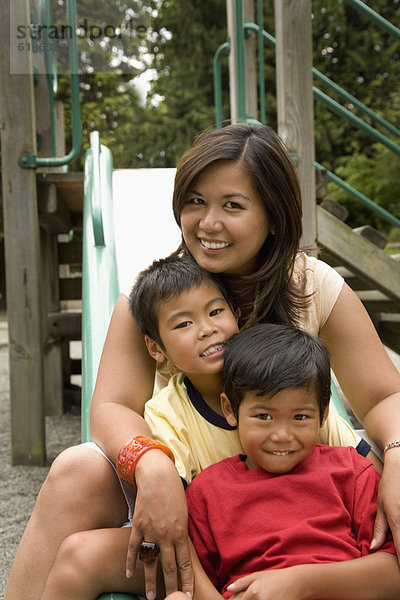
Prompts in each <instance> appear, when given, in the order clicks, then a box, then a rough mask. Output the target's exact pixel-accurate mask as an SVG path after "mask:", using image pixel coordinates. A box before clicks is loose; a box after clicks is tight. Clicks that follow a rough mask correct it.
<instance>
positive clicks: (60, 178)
mask: <svg viewBox="0 0 400 600" xmlns="http://www.w3.org/2000/svg"><path fill="white" fill-rule="evenodd" d="M37 181H38V183H55V185H56V187H57V191H58V193H59V194H60V197H61V198H62V200H63V201H64V203H65V205H66V206H67V208H68V209H69V211H70V212H71V213H82V211H83V173H82V172H80V171H70V172H68V173H50V172H49V173H38V176H37Z"/></svg>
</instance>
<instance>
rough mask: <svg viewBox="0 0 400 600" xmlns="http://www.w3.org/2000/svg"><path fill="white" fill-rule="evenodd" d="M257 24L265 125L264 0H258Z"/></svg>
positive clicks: (261, 97) (259, 82)
mask: <svg viewBox="0 0 400 600" xmlns="http://www.w3.org/2000/svg"><path fill="white" fill-rule="evenodd" d="M257 24H258V32H257V38H258V89H259V92H258V93H259V95H260V120H261V123H263V125H265V124H266V122H267V117H266V107H265V74H264V39H263V35H262V32H263V30H264V17H263V0H257Z"/></svg>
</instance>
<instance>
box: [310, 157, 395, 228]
mask: <svg viewBox="0 0 400 600" xmlns="http://www.w3.org/2000/svg"><path fill="white" fill-rule="evenodd" d="M314 164H315V166H316V168H317V169H319V170H320V171H326V173H327V175H328V179H329V180H330V181H332V182H333V183H335V184H336V185H338V186H339V187H341V188H342V189H344V190H345V191H346V192H348V193H349V194H350V195H351V196H353V197H354V198H355V199H356V200H358V201H359V202H361V204H363V205H364V206H366V207H367V208H369V209H370V210H372V211H373V212H374V213H376V214H377V215H379V216H380V217H382V219H384V220H385V221H387V222H388V223H390V224H391V225H394V226H395V227H400V219H398V218H397V217H395V216H394V215H392V214H391V213H390V212H388V211H387V210H385V209H384V208H382V207H381V206H379V204H376V203H375V202H374V201H373V200H371V199H370V198H368V197H367V196H365V195H364V194H362V193H361V192H359V191H358V190H356V189H355V188H353V187H352V186H351V185H349V184H348V183H347V182H346V181H343V179H341V178H340V177H338V176H337V175H335V173H332V171H329V169H326V168H325V167H324V166H323V165H321V164H320V163H318V162H315V163H314Z"/></svg>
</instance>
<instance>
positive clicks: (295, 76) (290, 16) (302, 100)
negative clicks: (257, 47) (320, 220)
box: [275, 0, 317, 244]
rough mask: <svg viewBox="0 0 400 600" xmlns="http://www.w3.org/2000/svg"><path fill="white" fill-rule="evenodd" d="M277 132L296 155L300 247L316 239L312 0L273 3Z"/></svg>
mask: <svg viewBox="0 0 400 600" xmlns="http://www.w3.org/2000/svg"><path fill="white" fill-rule="evenodd" d="M275 33H276V71H277V103H278V133H279V135H280V136H281V138H282V139H283V141H284V142H285V144H286V145H287V147H288V148H289V150H290V151H291V152H295V153H296V154H298V155H299V158H300V163H299V174H300V180H301V187H302V195H303V236H302V240H301V241H302V244H312V243H313V242H315V241H316V239H317V218H316V200H315V167H314V160H315V158H314V157H315V151H314V104H313V93H312V37H311V0H275Z"/></svg>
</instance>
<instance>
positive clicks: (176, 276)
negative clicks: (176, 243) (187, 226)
mask: <svg viewBox="0 0 400 600" xmlns="http://www.w3.org/2000/svg"><path fill="white" fill-rule="evenodd" d="M205 281H206V282H210V283H213V284H214V285H216V287H217V288H218V289H219V290H220V291H221V294H222V296H223V297H224V298H225V300H226V301H227V302H228V304H229V306H230V307H231V306H232V305H231V302H230V300H229V297H228V295H227V291H226V290H225V288H224V287H223V285H222V283H221V282H220V281H219V280H217V279H216V278H215V277H213V275H212V274H211V273H209V272H208V271H206V270H205V269H203V268H202V267H199V265H198V264H197V263H196V261H195V260H194V259H193V258H192V257H191V256H189V255H188V256H179V255H177V254H172V255H171V256H167V257H166V258H161V259H160V260H155V261H154V262H153V263H152V264H151V265H150V266H149V267H147V269H144V270H143V271H141V272H140V273H139V275H138V277H137V279H136V281H135V283H134V285H133V288H132V290H131V293H130V295H129V307H130V310H131V312H132V314H133V316H134V317H135V319H136V321H137V323H138V325H139V327H140V329H141V331H142V333H143V334H144V335H148V336H149V338H151V339H152V340H154V341H155V342H157V344H158V345H159V346H160V347H161V348H163V349H164V346H163V343H162V341H161V337H160V333H159V327H158V315H159V308H160V303H161V302H165V301H166V300H169V299H170V298H173V297H177V296H179V295H180V294H182V293H183V292H185V291H187V290H189V289H191V288H196V287H199V285H200V284H201V283H203V282H205Z"/></svg>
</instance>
